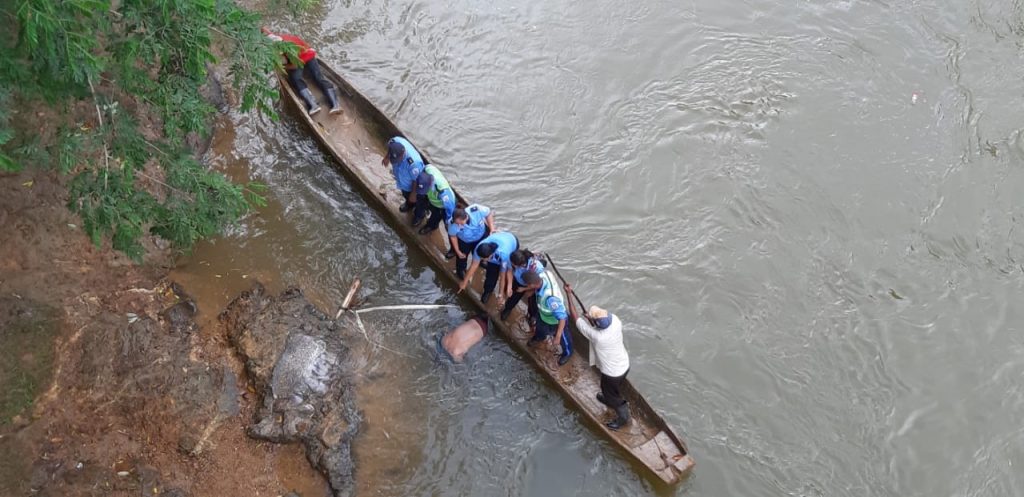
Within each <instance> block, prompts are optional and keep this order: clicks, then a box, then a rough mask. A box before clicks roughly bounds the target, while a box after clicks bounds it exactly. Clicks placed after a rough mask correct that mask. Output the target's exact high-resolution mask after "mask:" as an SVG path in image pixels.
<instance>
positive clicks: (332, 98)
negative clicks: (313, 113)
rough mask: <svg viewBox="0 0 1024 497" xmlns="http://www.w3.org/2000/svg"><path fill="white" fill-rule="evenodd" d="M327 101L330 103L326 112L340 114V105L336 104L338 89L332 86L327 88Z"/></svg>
mask: <svg viewBox="0 0 1024 497" xmlns="http://www.w3.org/2000/svg"><path fill="white" fill-rule="evenodd" d="M327 103H329V104H331V110H330V111H328V112H330V113H331V114H341V105H340V104H338V90H335V89H334V88H328V89H327Z"/></svg>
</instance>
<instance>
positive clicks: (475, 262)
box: [459, 257, 480, 292]
mask: <svg viewBox="0 0 1024 497" xmlns="http://www.w3.org/2000/svg"><path fill="white" fill-rule="evenodd" d="M472 259H473V262H471V263H469V269H467V270H466V277H465V278H462V283H459V292H462V291H463V290H465V289H466V287H467V286H468V285H469V282H470V281H473V274H474V273H476V268H478V267H480V259H477V258H476V257H473V258H472Z"/></svg>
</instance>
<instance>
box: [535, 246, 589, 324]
mask: <svg viewBox="0 0 1024 497" xmlns="http://www.w3.org/2000/svg"><path fill="white" fill-rule="evenodd" d="M544 258H545V259H547V260H548V265H550V266H551V269H554V270H555V274H557V275H558V279H560V280H562V283H568V281H566V280H565V277H563V276H562V273H560V272H558V266H555V261H553V260H552V259H551V256H550V255H548V254H544ZM572 296H573V297H575V298H576V302H577V303H579V304H580V307H581V308H582V309H580V312H583V313H585V312H587V306H585V305H583V301H582V300H580V296H579V295H576V290H573V291H572Z"/></svg>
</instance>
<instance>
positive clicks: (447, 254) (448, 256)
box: [444, 249, 455, 259]
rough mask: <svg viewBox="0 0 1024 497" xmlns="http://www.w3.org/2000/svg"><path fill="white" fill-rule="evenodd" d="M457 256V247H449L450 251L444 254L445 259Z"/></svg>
mask: <svg viewBox="0 0 1024 497" xmlns="http://www.w3.org/2000/svg"><path fill="white" fill-rule="evenodd" d="M453 257H455V249H448V252H447V253H445V254H444V258H445V259H451V258H453Z"/></svg>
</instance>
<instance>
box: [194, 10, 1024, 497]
mask: <svg viewBox="0 0 1024 497" xmlns="http://www.w3.org/2000/svg"><path fill="white" fill-rule="evenodd" d="M276 26H277V27H279V28H282V29H284V30H288V31H292V32H295V33H297V34H300V35H302V36H303V37H305V38H306V39H307V40H309V41H311V42H313V43H314V44H315V45H316V46H317V47H318V48H319V50H320V57H321V58H323V59H325V60H327V61H329V62H331V63H332V64H334V65H335V66H336V67H338V68H339V69H341V71H342V72H343V73H344V74H346V75H347V77H349V78H350V81H351V82H352V83H353V84H354V85H355V86H356V87H358V88H360V89H361V90H362V91H363V92H364V93H365V94H367V95H368V96H369V97H370V98H371V99H372V100H374V101H375V102H376V103H377V104H378V105H379V106H380V107H381V108H382V109H384V110H385V112H387V113H388V114H389V115H391V116H393V118H394V119H395V121H396V122H397V123H398V124H399V126H400V127H402V128H403V129H404V130H406V132H407V133H408V135H409V136H410V137H411V138H412V139H413V140H414V141H415V142H416V143H417V144H418V145H420V146H421V147H423V148H425V149H426V150H427V151H428V152H429V153H430V155H431V156H432V157H433V158H434V160H435V161H437V163H439V164H440V165H442V167H443V168H444V170H445V171H446V174H447V175H448V177H449V179H451V180H452V181H453V182H454V183H455V184H457V185H458V187H459V188H460V189H461V191H462V192H463V193H464V194H466V195H467V196H468V197H470V198H471V199H474V200H477V201H482V202H484V203H487V204H489V205H490V206H492V207H493V208H494V209H495V210H496V213H497V221H498V223H499V225H501V226H503V227H505V228H507V229H510V230H512V231H514V232H516V233H517V234H518V235H519V236H520V237H521V238H522V239H523V240H525V241H526V242H527V245H528V246H529V247H531V248H533V249H538V250H544V251H547V252H549V253H551V254H552V255H553V256H554V257H555V258H556V259H557V260H558V261H559V265H560V266H564V268H563V272H565V273H567V274H566V276H568V277H569V278H570V279H572V280H575V282H576V285H577V287H578V289H579V293H580V294H581V296H583V298H584V300H585V301H586V302H587V303H588V304H589V303H591V302H593V303H598V304H602V305H604V306H606V307H608V308H610V309H611V310H612V311H613V312H616V313H617V314H618V315H619V316H620V317H621V318H622V319H623V320H624V321H625V323H626V324H627V331H626V333H627V345H628V347H629V350H630V353H631V359H632V363H633V367H632V371H631V373H630V378H631V380H632V381H633V382H634V384H636V385H637V387H638V388H639V389H640V390H641V391H642V392H644V393H645V394H646V395H647V397H648V399H649V401H650V402H651V404H652V405H654V406H655V407H656V408H657V409H658V410H659V411H660V412H661V413H662V414H663V415H664V417H665V418H666V419H667V420H668V421H669V423H670V424H672V425H673V426H675V427H676V428H677V430H678V432H679V433H680V435H681V436H683V437H684V438H685V439H686V440H687V442H688V444H689V447H690V450H691V452H692V454H693V455H694V457H695V459H696V461H697V467H696V468H695V470H694V472H693V474H692V476H691V477H690V478H689V479H688V480H687V481H686V482H685V483H684V484H682V485H681V486H680V487H678V488H675V489H672V488H663V487H661V486H658V485H655V484H654V483H653V482H652V481H651V480H650V479H649V478H646V477H644V476H642V475H641V474H639V473H638V472H637V471H635V469H634V468H633V467H632V466H630V464H629V463H628V462H627V461H626V459H625V458H624V457H623V456H622V454H620V453H618V452H616V451H615V450H612V447H611V446H610V445H609V444H608V443H607V442H605V441H604V440H603V439H602V438H601V437H600V436H598V435H597V434H596V433H595V432H594V431H593V430H591V429H590V428H588V427H586V426H585V425H584V426H581V419H580V418H579V416H577V415H576V413H575V412H574V411H573V410H572V409H570V408H569V407H568V406H567V404H565V403H564V402H563V401H562V400H561V397H560V396H559V395H557V394H556V393H555V392H554V391H553V390H552V389H551V388H550V387H549V386H547V385H546V384H545V383H544V382H543V381H541V378H540V376H539V375H538V374H536V373H535V372H534V371H533V370H532V369H531V368H530V367H529V366H527V365H526V364H525V363H524V362H523V361H522V360H521V359H520V358H519V357H517V356H516V355H515V354H514V353H512V352H510V351H509V350H508V348H507V346H506V345H505V343H504V342H502V341H501V340H500V339H496V338H493V337H488V338H487V339H486V340H485V341H484V343H483V346H482V347H481V348H480V350H479V351H477V352H476V353H475V354H474V356H473V357H471V360H470V361H469V363H468V364H466V365H462V366H458V367H451V366H448V365H445V364H444V363H441V362H439V361H437V360H436V358H435V353H434V349H433V340H434V338H435V337H436V336H437V335H439V334H440V333H443V332H444V331H445V330H446V329H447V328H448V327H450V326H452V325H454V324H457V323H458V322H460V321H461V320H462V319H464V318H465V316H466V315H467V313H468V312H469V307H467V306H465V305H463V307H462V308H461V309H459V308H456V309H440V310H424V311H412V312H399V313H388V314H380V315H374V314H369V313H368V314H364V315H363V316H364V321H366V323H367V327H368V329H369V333H370V335H372V339H373V340H375V341H374V342H373V343H372V344H371V343H366V344H363V345H362V346H360V347H357V352H358V353H357V354H356V356H357V361H358V362H359V367H360V370H361V375H362V377H361V378H362V380H361V382H360V385H361V387H360V392H361V394H360V395H361V397H362V398H363V400H364V412H365V416H366V421H365V424H364V431H363V434H362V435H361V437H362V438H361V440H360V442H359V443H357V446H358V447H357V462H358V463H359V464H360V469H359V490H360V494H361V495H444V496H488V495H533V496H548V495H580V496H592V495H594V496H603V495H609V496H611V495H616V496H617V495H688V496H701V497H703V496H709V497H710V496H775V495H780V496H781V495H792V496H899V497H908V496H922V497H925V496H927V497H933V496H1020V495H1024V422H1022V420H1024V387H1022V384H1024V338H1022V334H1021V332H1022V327H1024V311H1022V308H1021V307H1014V304H1013V302H1018V303H1019V302H1021V301H1022V299H1024V246H1022V243H1021V242H1022V237H1024V230H1021V229H1018V228H1019V224H1020V222H1021V220H1022V219H1024V208H1022V207H1021V206H1020V205H1019V200H1020V198H1021V195H1022V194H1024V167H1022V165H1024V135H1022V130H1024V125H1022V124H1021V122H1022V120H1024V117H1022V116H1024V114H1022V112H1021V109H1022V106H1024V83H1022V76H1024V74H1022V73H1024V64H1022V63H1021V62H1022V61H1021V59H1022V50H1024V6H1022V4H1021V2H1020V1H1019V0H1013V1H1011V0H991V1H976V0H919V1H907V2H892V1H889V2H886V1H804V2H794V1H788V0H750V1H735V0H733V1H711V0H661V1H659V0H644V1H641V2H616V1H609V0H594V1H591V2H571V1H568V0H551V1H547V2H524V1H520V0H510V1H508V2H473V1H466V0H452V1H448V2H421V1H412V0H392V1H389V2H378V1H364V2H352V1H341V0H335V1H330V0H329V1H325V2H324V3H323V4H322V5H321V7H319V8H317V9H315V10H314V11H313V12H310V13H308V14H305V15H303V16H302V17H301V18H299V19H292V20H280V21H279V22H278V24H277V25H276ZM222 128H223V129H222V132H221V134H220V135H219V137H218V142H217V143H216V144H215V146H214V149H213V152H212V154H211V157H210V159H211V162H212V163H213V164H214V165H215V166H216V167H218V168H220V169H222V170H224V171H226V172H228V173H229V174H231V175H232V176H234V177H237V178H240V179H249V178H251V179H254V180H258V181H262V182H265V183H266V184H268V185H269V187H270V193H269V199H270V205H269V206H268V207H267V208H265V209H262V210H261V211H260V212H259V213H258V214H256V215H253V216H250V217H249V218H247V219H245V220H244V221H243V222H242V223H241V225H240V226H239V227H238V228H236V229H234V230H232V231H231V232H230V233H228V234H227V235H226V236H224V237H223V238H220V239H217V240H214V241H212V242H209V243H204V244H202V245H201V246H200V247H198V248H197V250H196V251H195V253H194V254H193V255H192V256H191V257H190V258H188V259H186V260H184V261H183V262H182V266H181V267H180V268H179V270H178V272H177V273H178V276H179V278H181V279H184V280H185V282H186V283H187V284H191V287H193V288H198V291H199V292H200V294H202V295H203V296H204V298H206V299H207V300H208V301H210V302H215V303H218V305H219V304H220V303H223V302H226V299H227V298H228V296H229V295H231V294H233V293H234V292H236V291H237V290H239V289H242V288H245V287H246V286H247V285H248V284H249V283H250V282H251V280H252V279H255V278H259V279H261V280H263V281H265V282H267V283H268V284H269V285H271V286H272V287H274V288H276V289H279V288H283V286H285V285H289V284H295V285H300V286H302V287H303V288H304V289H306V290H307V292H308V293H309V294H310V295H311V296H313V298H314V299H315V300H316V301H317V302H319V303H320V304H321V305H322V306H323V307H325V308H326V309H329V310H334V309H336V308H337V305H338V302H340V300H341V297H342V296H343V295H344V293H345V291H346V290H347V288H348V284H349V282H350V281H351V280H352V278H354V277H356V276H358V277H361V278H362V280H363V285H364V292H363V295H364V296H365V299H366V302H365V303H364V304H363V305H365V306H369V305H377V304H410V303H439V304H446V303H458V302H459V300H458V299H457V298H456V296H455V295H454V293H453V289H452V288H451V287H449V286H448V285H446V284H441V283H439V280H437V279H436V278H435V277H434V273H433V271H432V270H431V269H430V268H429V267H428V266H427V264H426V263H425V261H424V260H422V259H421V258H419V257H417V256H416V255H415V254H413V253H410V252H409V247H408V246H407V245H406V244H405V243H404V242H403V241H402V240H401V239H400V238H399V237H397V236H396V235H395V234H394V233H393V231H392V229H391V228H390V227H389V226H388V225H387V223H386V222H384V221H383V220H382V218H381V217H380V216H379V215H378V214H377V213H376V212H374V211H373V210H371V209H368V208H367V204H366V201H365V200H364V199H363V198H362V197H361V196H360V195H358V194H357V193H355V192H354V191H353V189H352V188H351V187H350V186H349V185H348V184H347V183H346V181H345V179H344V178H343V177H342V176H340V175H339V174H338V173H337V172H336V171H334V170H332V169H331V167H330V163H329V162H328V161H327V160H326V159H325V157H324V156H323V154H322V153H321V152H320V151H319V150H318V148H317V147H316V145H315V144H314V143H313V142H312V141H311V139H309V138H308V137H307V135H306V134H305V133H304V130H303V128H302V127H301V126H299V125H298V123H296V122H295V120H294V119H293V118H290V117H287V116H285V118H284V119H283V120H282V121H280V122H272V121H269V120H266V119H261V118H257V117H247V116H232V117H231V118H230V119H227V120H226V122H225V123H222ZM213 307H215V306H213ZM307 497H308V496H307Z"/></svg>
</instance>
